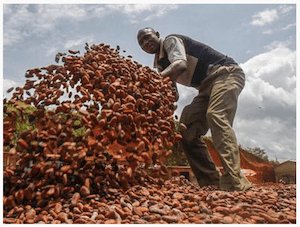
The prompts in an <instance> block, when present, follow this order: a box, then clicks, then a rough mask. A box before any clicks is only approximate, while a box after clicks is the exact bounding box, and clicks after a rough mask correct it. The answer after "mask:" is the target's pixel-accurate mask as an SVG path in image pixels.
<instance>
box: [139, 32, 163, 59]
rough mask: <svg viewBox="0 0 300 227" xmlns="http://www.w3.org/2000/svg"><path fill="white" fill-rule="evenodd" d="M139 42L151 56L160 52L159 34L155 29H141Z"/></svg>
mask: <svg viewBox="0 0 300 227" xmlns="http://www.w3.org/2000/svg"><path fill="white" fill-rule="evenodd" d="M137 40H138V42H139V45H140V47H141V48H142V49H143V50H144V51H145V52H147V53H149V54H155V53H158V52H159V47H160V43H159V33H158V32H156V31H155V30H154V29H153V28H150V27H146V28H143V29H140V30H139V31H138V34H137Z"/></svg>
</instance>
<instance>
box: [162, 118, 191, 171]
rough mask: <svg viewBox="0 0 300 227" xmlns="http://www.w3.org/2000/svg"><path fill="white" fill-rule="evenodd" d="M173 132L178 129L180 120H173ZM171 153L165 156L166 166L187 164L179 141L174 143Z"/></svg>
mask: <svg viewBox="0 0 300 227" xmlns="http://www.w3.org/2000/svg"><path fill="white" fill-rule="evenodd" d="M174 123H175V132H179V130H180V128H179V127H180V122H179V121H177V120H174ZM172 151H173V153H172V154H171V155H170V156H169V157H168V158H167V161H166V164H167V165H168V166H189V162H188V160H187V158H186V156H185V154H184V151H183V149H182V147H181V146H180V145H179V143H177V144H175V145H174V146H173V148H172Z"/></svg>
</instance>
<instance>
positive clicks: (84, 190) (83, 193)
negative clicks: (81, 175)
mask: <svg viewBox="0 0 300 227" xmlns="http://www.w3.org/2000/svg"><path fill="white" fill-rule="evenodd" d="M90 193H91V192H90V190H89V188H88V187H86V186H82V187H81V188H80V194H81V196H83V197H86V196H88V195H89V194H90Z"/></svg>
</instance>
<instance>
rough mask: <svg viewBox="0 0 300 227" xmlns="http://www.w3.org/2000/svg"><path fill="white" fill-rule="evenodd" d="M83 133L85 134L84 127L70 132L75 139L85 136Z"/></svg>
mask: <svg viewBox="0 0 300 227" xmlns="http://www.w3.org/2000/svg"><path fill="white" fill-rule="evenodd" d="M85 133H86V128H85V127H84V126H82V127H80V128H77V129H73V130H72V134H73V136H75V137H83V136H85Z"/></svg>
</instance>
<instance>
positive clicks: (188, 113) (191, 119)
mask: <svg viewBox="0 0 300 227" xmlns="http://www.w3.org/2000/svg"><path fill="white" fill-rule="evenodd" d="M206 107H207V101H206V102H205V101H204V99H203V98H202V97H201V96H196V97H195V98H194V100H193V102H192V103H191V104H190V105H188V106H186V107H185V108H184V109H183V111H182V115H181V118H180V122H181V123H183V124H185V125H186V126H187V129H186V130H185V131H184V132H182V136H183V139H182V141H181V146H182V148H183V150H184V152H185V154H186V157H187V159H188V161H189V163H190V166H191V168H192V170H193V172H194V174H195V176H196V178H197V181H198V184H199V185H200V186H205V185H219V176H220V173H219V172H218V170H217V169H216V166H215V164H214V163H213V161H212V159H211V157H210V155H209V153H208V151H207V147H206V145H205V143H204V142H203V141H201V139H200V136H202V135H205V134H206V132H207V131H208V126H207V122H206Z"/></svg>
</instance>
